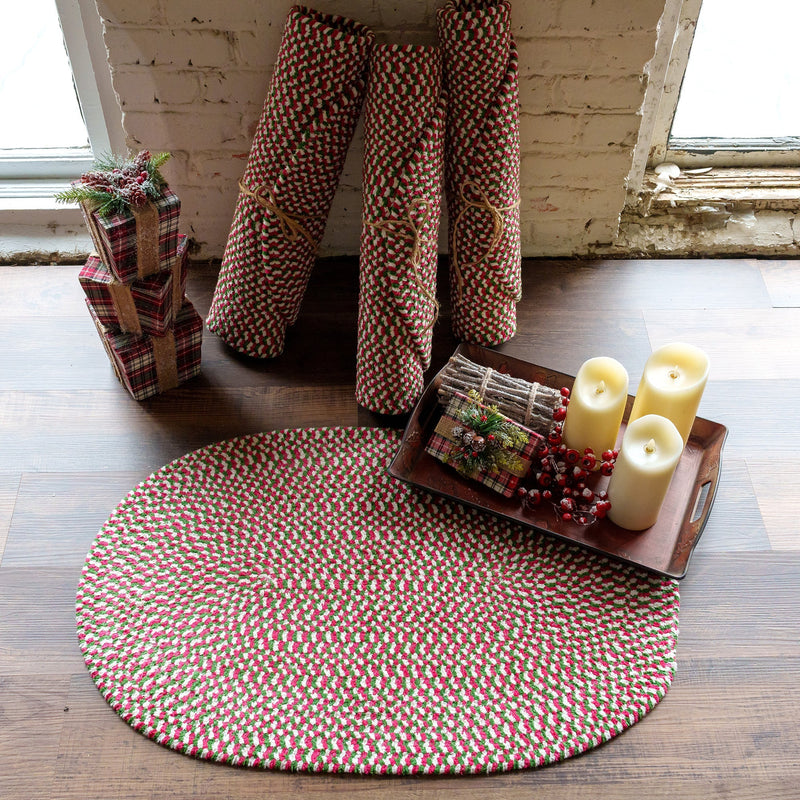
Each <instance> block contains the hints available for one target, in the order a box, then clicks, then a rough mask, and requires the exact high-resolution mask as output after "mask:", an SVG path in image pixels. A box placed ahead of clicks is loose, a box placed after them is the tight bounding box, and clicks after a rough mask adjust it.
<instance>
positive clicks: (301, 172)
mask: <svg viewBox="0 0 800 800" xmlns="http://www.w3.org/2000/svg"><path fill="white" fill-rule="evenodd" d="M372 43H373V35H372V33H371V32H370V31H369V30H368V29H367V28H366V27H365V26H363V25H361V24H360V23H357V22H355V21H353V20H349V19H346V18H344V17H339V16H335V15H328V14H321V13H318V12H315V11H312V10H310V9H308V8H305V7H303V6H295V7H293V8H292V9H291V10H290V12H289V14H288V17H287V20H286V26H285V28H284V31H283V35H282V38H281V45H280V48H279V50H278V54H277V57H276V63H275V67H274V69H273V73H272V79H271V82H270V88H269V93H268V95H267V99H266V101H265V103H264V108H263V110H262V113H261V117H260V119H259V122H258V126H257V128H256V132H255V136H254V139H253V144H252V147H251V150H250V155H249V158H248V161H247V168H246V169H245V172H244V175H243V177H242V182H241V183H242V185H243V186H244V189H245V190H246V191H244V190H243V191H241V192H240V194H239V198H238V200H237V204H236V209H235V211H234V217H233V223H232V225H231V231H230V234H229V236H228V242H227V244H226V247H225V253H224V254H223V259H222V265H221V268H220V275H219V279H218V281H217V286H216V289H215V292H214V297H213V300H212V303H211V309H210V311H209V314H208V318H207V320H206V323H207V326H208V328H209V330H210V331H212V332H213V333H215V334H217V335H218V336H219V337H220V338H222V339H223V340H224V341H226V342H227V343H228V344H229V345H230V346H231V347H233V348H234V349H235V350H237V351H239V352H241V353H244V354H246V355H249V356H253V357H257V358H272V357H275V356H278V355H280V354H281V353H282V352H283V349H284V344H285V338H286V328H287V327H288V326H290V325H292V324H293V323H294V322H295V321H296V320H297V316H298V315H299V313H300V305H301V302H302V299H303V296H304V294H305V290H306V286H307V285H308V279H309V277H310V274H311V270H312V268H313V265H314V262H315V259H316V251H317V246H318V245H319V242H320V240H321V239H322V236H323V234H324V232H325V225H326V222H327V217H328V214H329V211H330V206H331V203H332V202H333V197H334V194H335V192H336V188H337V186H338V183H339V178H340V175H341V172H342V168H343V166H344V160H345V156H346V155H347V149H348V147H349V145H350V141H351V140H352V138H353V134H354V132H355V127H356V123H357V121H358V117H359V114H360V112H361V105H362V101H363V98H364V91H365V88H366V68H367V61H368V58H369V53H370V50H371V48H372ZM253 193H258V194H260V195H261V196H262V198H264V200H265V201H266V202H267V205H264V203H261V202H259V201H258V199H257V198H256V197H254V196H253ZM298 225H299V226H300V227H299V228H298V227H297V226H298ZM301 229H302V230H301Z"/></svg>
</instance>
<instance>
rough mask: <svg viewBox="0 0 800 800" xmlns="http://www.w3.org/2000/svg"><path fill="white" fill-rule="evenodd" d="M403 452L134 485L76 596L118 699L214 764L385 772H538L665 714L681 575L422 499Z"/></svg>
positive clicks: (214, 470) (228, 448)
mask: <svg viewBox="0 0 800 800" xmlns="http://www.w3.org/2000/svg"><path fill="white" fill-rule="evenodd" d="M398 444H399V436H398V434H397V433H396V432H393V431H389V430H381V429H373V428H322V429H307V430H289V431H280V432H272V433H263V434H254V435H250V436H246V437H242V438H239V439H235V440H231V441H225V442H221V443H218V444H214V445H211V446H209V447H206V448H204V449H202V450H199V451H196V452H194V453H190V454H188V455H186V456H183V457H182V458H180V459H178V460H177V461H175V462H173V463H172V464H169V465H168V466H166V467H163V468H162V469H160V470H159V471H157V472H155V473H154V474H153V475H151V476H150V477H149V478H148V479H146V480H145V481H144V482H143V483H141V484H140V485H139V486H138V487H136V488H135V489H134V490H133V491H131V493H130V494H129V495H128V496H127V497H126V498H125V499H124V500H123V501H122V502H121V503H120V504H119V506H118V507H117V508H116V510H115V511H114V512H113V514H112V515H111V517H110V518H109V520H108V521H107V522H106V523H105V524H104V526H103V528H102V529H101V531H100V532H99V534H98V536H97V538H96V540H95V542H94V544H93V545H92V548H91V550H90V552H89V554H88V557H87V561H86V564H85V567H84V569H83V574H82V577H81V580H80V585H79V588H78V594H77V627H78V638H79V642H80V647H81V649H82V651H83V656H84V659H85V661H86V665H87V667H88V669H89V671H90V673H91V676H92V678H93V679H94V681H95V683H96V684H97V687H98V689H99V690H100V692H101V693H102V695H103V696H104V697H105V699H106V700H107V701H108V703H109V704H110V705H111V707H112V708H113V709H114V711H116V713H117V714H119V715H120V716H121V717H122V719H124V720H125V721H126V722H127V723H128V724H130V725H131V726H132V727H133V728H135V729H136V730H137V731H139V732H141V733H142V734H143V735H145V736H148V737H150V738H151V739H153V740H155V741H156V742H158V743H160V744H162V745H165V746H167V747H171V748H173V749H175V750H178V751H180V752H182V753H186V754H189V755H192V756H196V757H198V758H203V759H211V760H215V761H221V762H226V763H229V764H236V765H249V766H258V767H266V768H273V769H286V770H309V771H331V772H336V771H341V772H375V773H465V772H493V771H499V770H509V769H515V768H524V767H532V766H538V765H542V764H546V763H550V762H554V761H558V760H560V759H564V758H567V757H569V756H573V755H576V754H578V753H581V752H583V751H585V750H587V749H589V748H592V747H594V746H596V745H599V744H600V743H602V742H605V741H607V740H609V739H611V738H612V737H614V736H616V735H617V734H619V733H621V732H622V731H623V730H624V729H625V728H627V727H628V726H630V725H633V724H634V723H635V722H636V721H637V720H639V719H641V718H642V717H643V716H644V715H645V714H647V713H648V711H650V710H651V709H652V708H653V707H654V706H655V705H656V703H658V701H659V700H660V699H661V698H662V697H663V696H664V694H665V693H666V691H667V689H668V687H669V685H670V681H671V678H672V675H673V672H674V669H675V648H676V640H677V625H678V605H679V594H678V588H677V587H678V584H677V582H675V581H671V580H664V579H661V578H657V577H654V576H650V575H648V574H646V573H643V572H641V571H638V570H636V569H634V568H632V567H625V566H620V565H617V564H613V563H611V562H609V561H607V560H605V559H604V558H602V557H600V556H597V555H594V554H591V553H588V552H586V551H584V550H581V549H578V548H575V547H573V546H570V545H568V544H567V543H565V542H561V541H558V540H556V539H553V538H550V537H547V536H544V535H541V534H539V533H537V532H534V531H531V530H528V529H523V528H520V527H517V526H514V525H512V524H509V523H507V522H504V521H501V520H499V519H497V518H495V517H491V516H488V515H485V514H483V513H481V512H480V511H478V510H475V509H470V508H465V507H463V506H461V505H458V504H455V503H452V502H450V501H448V500H446V499H441V498H435V497H432V496H430V495H428V494H426V493H422V492H419V491H417V490H415V489H414V488H412V487H410V486H408V485H406V484H404V483H401V482H399V481H397V480H395V479H393V478H391V477H390V476H389V475H388V473H387V470H386V467H387V465H388V463H389V462H390V460H391V458H392V456H393V454H394V453H395V452H396V450H397V447H398Z"/></svg>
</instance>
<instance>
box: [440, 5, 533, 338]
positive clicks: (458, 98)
mask: <svg viewBox="0 0 800 800" xmlns="http://www.w3.org/2000/svg"><path fill="white" fill-rule="evenodd" d="M437 28H438V33H439V42H440V46H441V49H442V59H443V69H444V86H445V90H446V92H447V94H448V97H449V98H450V102H449V105H448V111H447V140H446V149H445V193H446V198H447V210H448V225H449V232H448V233H449V243H450V245H449V251H450V296H451V303H452V314H453V316H452V328H453V333H454V334H455V335H456V336H457V337H458V338H459V339H463V340H465V341H468V342H474V343H476V344H481V345H486V346H492V345H496V344H500V343H502V342H505V341H508V340H509V339H510V338H511V337H512V336H513V335H514V333H515V332H516V324H517V322H516V320H517V315H516V305H517V301H518V300H519V298H520V296H521V292H522V278H521V271H522V260H521V249H520V247H521V245H520V216H519V200H520V144H519V74H518V73H519V67H518V58H517V49H516V44H515V42H514V39H513V37H512V35H511V3H510V2H508V0H448V2H447V3H445V5H444V6H442V8H440V9H439V10H438V12H437Z"/></svg>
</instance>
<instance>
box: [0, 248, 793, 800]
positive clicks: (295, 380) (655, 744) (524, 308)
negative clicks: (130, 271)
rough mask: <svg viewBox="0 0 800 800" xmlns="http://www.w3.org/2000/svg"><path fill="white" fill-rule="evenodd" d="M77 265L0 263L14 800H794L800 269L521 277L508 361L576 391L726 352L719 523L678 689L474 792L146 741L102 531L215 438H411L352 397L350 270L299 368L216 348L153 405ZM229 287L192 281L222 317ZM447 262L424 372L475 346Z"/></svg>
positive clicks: (319, 290) (699, 586) (338, 271)
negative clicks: (463, 342)
mask: <svg viewBox="0 0 800 800" xmlns="http://www.w3.org/2000/svg"><path fill="white" fill-rule="evenodd" d="M79 269H80V268H79V267H65V266H52V267H50V266H37V267H0V342H1V343H2V347H0V765H2V766H1V767H0V797H2V798H3V800H38V798H42V799H43V800H44V799H46V800H54V799H56V798H58V800H123V799H128V798H129V799H130V800H143V799H145V798H146V799H147V800H161V799H162V798H163V799H164V800H167V798H169V800H189V799H190V798H191V800H205V799H206V798H208V800H211V798H214V800H222V799H226V798H230V799H231V800H239V798H242V799H245V798H259V799H260V798H267V797H268V798H273V799H277V798H293V799H295V798H313V799H314V800H320V799H321V798H392V799H394V798H404V799H407V800H421V799H423V798H431V800H433V799H434V798H435V800H442V798H449V797H456V796H457V797H459V798H462V797H463V798H468V799H470V800H478V799H479V798H480V799H481V800H482V799H483V798H489V799H494V798H497V799H498V800H500V799H501V798H502V800H517V798H520V799H521V798H526V800H527V798H531V797H536V798H537V800H540V799H543V800H596V798H598V797H603V798H609V799H610V800H639V798H641V797H647V798H648V800H667V798H669V800H674V798H676V797H681V798H687V799H688V800H701V799H703V800H705V798H725V800H762V799H764V800H772V799H773V798H774V800H789V799H790V798H791V799H792V800H794V798H796V797H797V787H798V785H800V726H798V724H797V720H798V718H800V693H798V691H797V685H798V683H799V682H800V526H799V525H798V523H797V521H796V519H797V517H796V513H795V511H796V508H797V507H798V502H800V481H798V478H797V474H798V472H797V453H798V452H800V415H798V413H797V411H798V409H800V360H798V359H799V358H800V356H798V353H800V290H798V288H797V287H798V286H800V264H798V262H792V261H762V260H754V259H740V260H737V259H716V260H703V259H686V260H682V259H674V260H613V261H594V262H581V261H569V260H528V261H526V262H525V264H524V270H523V278H524V299H523V301H522V302H521V303H520V306H519V316H518V318H519V330H518V334H517V336H515V337H514V339H512V340H511V341H509V342H507V343H506V344H504V345H502V346H500V347H499V348H498V349H499V350H501V351H503V352H506V353H508V354H509V355H513V356H516V357H519V358H523V359H525V360H528V361H533V362H535V363H539V364H542V365H543V366H548V367H552V368H554V369H558V370H560V371H564V372H568V373H574V372H575V371H577V369H578V367H579V366H580V364H581V363H582V362H583V361H584V360H585V359H586V358H589V357H591V356H594V355H610V356H613V357H615V358H617V359H618V360H620V361H621V362H622V363H623V364H625V366H626V368H627V369H628V372H629V375H630V378H631V393H635V389H636V386H637V384H638V380H639V377H640V375H641V371H642V369H643V366H644V363H645V361H646V359H647V357H648V355H649V354H650V352H651V349H652V348H653V347H655V346H658V345H659V344H662V343H664V342H665V341H667V340H670V339H682V340H687V341H692V342H694V343H696V344H698V345H699V346H700V347H703V349H705V350H707V352H708V353H709V355H710V357H711V362H712V367H711V378H710V380H709V384H708V387H707V389H706V393H705V395H704V397H703V401H702V404H701V409H700V414H701V415H702V416H705V417H708V418H710V419H713V420H715V421H718V422H721V423H723V424H725V425H726V426H727V427H728V429H729V435H728V440H727V442H726V445H725V449H724V452H723V459H722V473H721V475H722V477H721V480H720V486H719V491H718V495H717V499H716V502H715V506H714V509H713V512H712V514H711V518H710V520H709V523H708V525H707V526H706V529H705V531H704V533H703V536H702V538H701V539H700V542H699V544H698V546H697V550H696V552H695V555H694V557H693V559H692V561H691V564H690V567H689V571H688V574H687V576H686V578H685V579H684V580H683V581H682V582H681V587H680V588H681V614H680V636H679V640H678V671H677V674H676V676H675V679H674V682H673V685H672V687H671V689H670V691H669V693H668V694H667V696H666V698H665V699H664V700H663V701H662V702H661V703H660V704H659V705H658V706H656V708H655V709H654V710H653V711H652V712H651V713H650V714H648V715H647V716H646V717H645V718H644V719H643V720H641V721H640V722H639V723H638V724H636V725H634V726H633V727H632V728H630V729H629V730H627V731H625V732H624V733H622V735H620V736H618V737H616V738H614V739H612V740H611V741H610V742H608V743H606V744H604V745H602V746H599V747H597V748H595V749H593V750H591V751H589V752H587V753H586V754H584V755H582V756H579V757H575V758H572V759H567V760H566V761H563V762H561V763H558V764H555V765H552V766H549V767H545V768H542V769H538V770H521V771H514V772H508V773H502V774H498V775H490V776H486V775H476V776H469V777H463V778H461V777H458V778H456V777H431V778H418V777H415V778H412V777H391V778H389V777H378V776H348V775H306V774H294V773H281V772H270V771H260V770H248V769H236V768H230V767H224V766H221V765H218V764H213V763H207V762H201V761H197V760H194V759H191V758H188V757H186V756H182V755H180V754H178V753H175V752H173V751H171V750H168V749H165V748H163V747H161V746H159V745H158V744H155V743H154V742H152V741H150V740H148V739H146V738H145V737H143V736H141V735H140V734H138V733H137V732H135V731H134V730H132V729H131V728H130V727H129V726H128V725H127V724H125V723H124V722H123V721H122V720H121V719H120V718H119V717H118V716H117V715H116V714H115V713H114V712H113V711H112V710H111V709H110V708H109V707H108V705H107V704H106V702H105V700H104V699H103V698H102V696H101V695H100V693H99V692H98V691H97V689H96V687H95V685H94V683H93V682H92V679H91V677H90V675H89V673H88V671H87V669H86V668H85V665H84V663H83V659H82V656H81V654H80V651H79V649H78V644H77V637H76V631H75V592H76V588H77V584H78V581H79V579H80V572H81V567H82V565H83V563H84V560H85V556H86V553H87V551H88V549H89V547H90V546H91V543H92V541H93V539H94V537H95V535H96V533H97V530H98V529H99V527H100V526H101V525H102V523H103V522H104V521H105V519H107V517H108V516H109V514H110V513H111V511H112V510H113V509H114V508H115V506H116V505H117V503H118V502H119V501H121V500H122V498H123V497H124V496H125V495H126V494H127V492H128V491H129V490H130V489H132V488H133V487H134V486H135V485H136V484H137V483H138V482H139V481H141V480H142V479H143V478H145V477H146V476H147V475H149V474H150V473H151V472H153V471H155V470H157V469H158V468H159V467H161V466H163V465H164V464H166V463H168V462H169V461H171V460H173V459H175V458H178V457H179V456H181V455H183V454H184V453H186V452H188V451H190V450H194V449H196V448H199V447H203V446H205V445H207V444H209V443H211V442H215V441H219V440H222V439H228V438H232V437H235V436H239V435H243V434H247V433H256V432H260V431H266V430H275V429H281V428H291V427H306V426H326V425H371V426H372V425H377V426H392V427H402V426H403V425H404V422H405V419H404V418H403V417H402V416H400V417H385V416H382V415H379V414H373V413H371V412H368V411H366V410H365V409H363V408H359V407H358V405H357V404H356V402H355V398H354V390H355V380H356V348H357V339H356V326H357V320H358V265H357V261H356V260H355V259H324V260H321V261H320V262H319V264H318V265H317V267H316V268H315V270H314V272H313V274H312V278H311V281H310V283H309V287H308V292H307V294H306V297H305V300H304V303H303V309H302V312H301V315H300V318H299V319H298V322H297V324H296V325H295V326H294V327H293V328H292V329H290V331H289V336H288V338H287V346H286V351H285V352H284V354H283V355H282V356H281V357H280V358H277V359H273V360H271V361H266V362H262V361H258V360H254V359H248V358H245V357H242V356H240V355H238V354H236V353H234V352H233V351H232V350H230V348H228V347H227V346H226V345H225V344H223V343H222V342H221V341H220V340H218V339H217V338H216V337H214V336H212V335H211V334H209V333H208V332H206V333H205V336H204V344H203V371H202V374H201V375H200V376H199V377H198V378H196V379H194V380H193V381H190V382H188V383H187V384H184V385H183V386H181V387H179V388H178V389H176V390H174V391H172V392H169V393H167V394H165V395H162V396H159V397H156V398H153V399H152V400H149V401H145V402H143V403H137V402H135V401H133V400H132V399H131V398H130V397H129V396H128V395H127V393H126V392H125V391H124V389H123V388H122V387H121V386H120V385H119V383H118V382H117V380H116V378H115V376H114V373H113V371H112V369H111V367H110V365H109V363H108V360H107V358H106V355H105V352H104V350H103V348H102V345H101V344H100V342H99V340H98V338H97V335H96V332H95V330H94V327H93V325H92V323H91V321H90V319H89V316H88V313H87V312H86V308H85V305H84V302H83V293H82V291H81V289H80V287H79V285H78V282H77V274H78V272H79ZM216 277H217V268H216V267H215V266H214V265H211V264H200V263H197V264H192V265H191V269H190V275H189V286H188V290H187V294H188V296H189V298H190V299H191V300H192V301H193V302H194V304H195V306H196V308H197V309H198V311H199V312H200V313H201V315H203V316H204V317H205V315H206V314H207V312H208V306H209V304H210V301H211V297H212V294H213V289H214V286H215V282H216ZM446 286H447V272H446V263H445V262H444V261H443V262H442V265H441V269H440V274H439V287H440V300H441V304H442V308H441V315H440V318H439V321H438V323H437V325H436V328H435V333H434V343H433V352H432V358H431V368H430V370H429V377H430V376H432V375H433V374H434V373H435V371H436V370H438V369H439V368H441V366H442V365H443V364H444V363H445V362H446V360H447V358H448V357H449V355H450V354H451V353H452V351H453V349H454V347H455V346H456V344H457V342H456V340H455V338H454V337H453V335H452V333H451V332H450V307H449V302H448V297H447V291H446Z"/></svg>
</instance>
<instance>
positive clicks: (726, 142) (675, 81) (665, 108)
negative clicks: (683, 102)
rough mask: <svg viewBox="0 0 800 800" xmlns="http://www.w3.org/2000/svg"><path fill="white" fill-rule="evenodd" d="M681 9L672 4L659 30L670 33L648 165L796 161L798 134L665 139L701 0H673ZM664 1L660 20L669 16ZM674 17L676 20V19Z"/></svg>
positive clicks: (757, 164)
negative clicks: (739, 138) (744, 138)
mask: <svg viewBox="0 0 800 800" xmlns="http://www.w3.org/2000/svg"><path fill="white" fill-rule="evenodd" d="M674 3H675V0H673V4H674ZM677 3H678V4H679V5H680V9H679V10H678V13H677V14H676V13H675V11H676V9H675V8H674V7H673V9H672V18H673V22H672V25H671V26H670V24H669V21H668V22H667V26H668V29H667V30H665V31H662V33H663V34H665V35H667V36H668V35H669V30H670V29H671V30H673V31H674V34H673V38H672V42H671V48H670V51H669V60H668V64H667V68H666V74H665V76H664V81H663V91H662V92H661V95H660V101H659V103H658V107H657V110H656V112H655V118H654V123H653V134H652V137H651V138H650V147H649V157H648V159H647V166H648V167H649V168H652V167H654V166H656V165H658V164H661V163H663V162H665V161H666V162H672V163H674V164H677V165H678V166H680V167H682V168H686V169H691V168H699V167H776V166H777V167H789V166H794V165H797V164H800V137H783V138H774V139H757V140H756V139H753V140H749V141H746V142H744V143H743V142H737V141H736V140H731V139H717V138H707V139H692V140H687V139H679V140H674V141H673V142H670V141H669V134H670V129H671V127H672V120H673V117H674V116H675V109H676V108H677V105H678V98H679V96H680V89H681V84H682V83H683V77H684V74H685V72H686V66H687V64H688V63H689V58H690V53H691V48H692V40H693V38H694V32H695V28H696V24H697V18H698V15H699V14H700V7H701V5H702V0H677ZM669 11H670V9H669V4H668V8H667V11H666V12H665V17H664V18H662V22H664V20H665V19H667V20H668V17H669ZM676 17H677V24H675V22H674V21H675V18H676Z"/></svg>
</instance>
